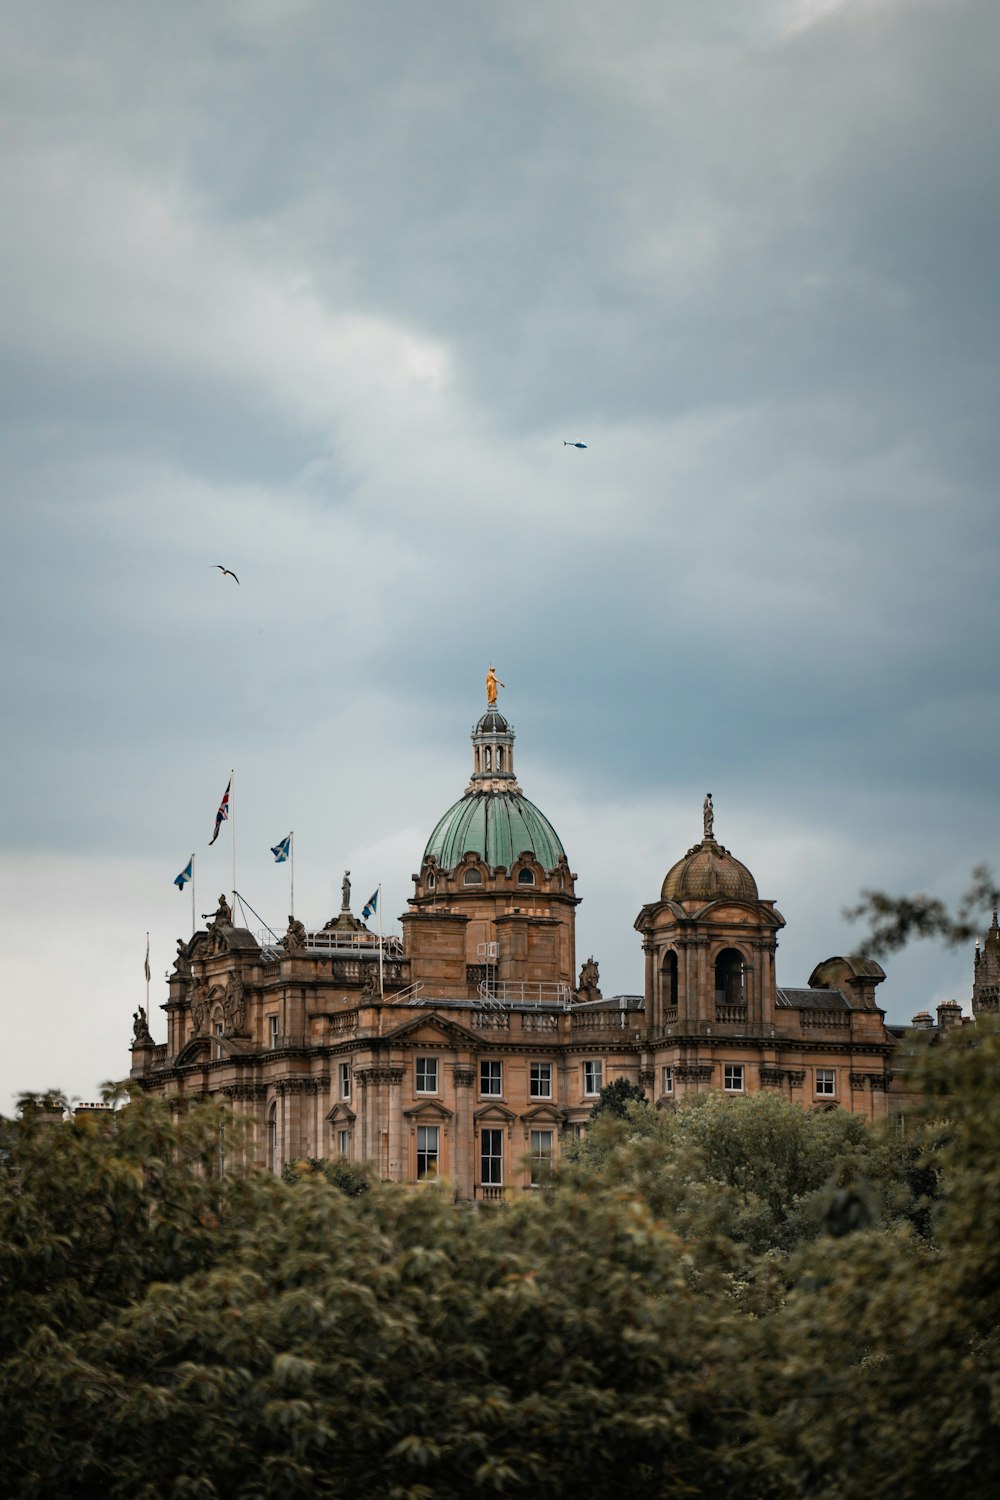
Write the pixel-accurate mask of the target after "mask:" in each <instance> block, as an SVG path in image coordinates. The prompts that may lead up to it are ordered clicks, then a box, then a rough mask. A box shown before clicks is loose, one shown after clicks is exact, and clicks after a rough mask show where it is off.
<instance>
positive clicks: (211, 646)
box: [0, 0, 1000, 1090]
mask: <svg viewBox="0 0 1000 1500" xmlns="http://www.w3.org/2000/svg"><path fill="white" fill-rule="evenodd" d="M0 15H2V18H3V27H4V35H5V49H4V53H3V58H2V61H0V75H2V79H3V85H4V87H3V90H2V98H3V100H4V104H3V115H4V126H5V129H4V131H3V134H2V139H3V145H2V147H0V186H2V189H3V193H4V201H5V205H6V212H5V220H6V225H5V235H4V245H3V248H2V251H0V257H2V259H0V268H2V276H0V325H2V327H3V329H4V334H3V340H2V344H0V391H2V393H3V401H2V403H0V434H2V439H3V441H2V445H0V480H2V493H3V496H4V500H3V508H4V522H3V524H4V543H5V545H4V549H3V553H4V555H3V562H2V564H0V566H2V570H3V574H2V576H3V590H2V594H0V622H2V626H3V630H4V638H5V642H6V647H5V651H4V656H3V662H2V676H0V684H2V690H3V692H4V701H5V704H6V706H7V710H8V714H7V725H8V727H7V732H6V734H5V738H4V744H3V748H2V752H0V753H2V766H3V772H4V779H5V785H6V786H7V788H8V792H9V797H8V807H7V811H6V814H5V818H4V823H3V842H2V854H0V865H2V874H3V878H4V890H5V902H6V910H7V915H6V917H5V918H4V928H3V932H2V934H0V937H2V942H0V983H2V995H3V999H4V1003H5V1004H10V1003H12V1001H13V997H14V996H15V994H16V995H21V994H24V993H26V992H27V993H30V994H32V995H33V996H34V997H35V1001H34V1003H35V1005H36V1007H37V1008H40V1010H41V1012H42V1014H43V1015H44V1016H45V1017H46V1026H47V1027H48V1026H49V1024H50V1021H51V1019H52V1018H55V1019H56V1021H57V1023H58V1026H59V1027H61V1028H62V1030H60V1031H59V1035H60V1036H62V1037H63V1038H64V1040H63V1043H62V1046H63V1048H64V1052H62V1053H60V1052H59V1051H58V1049H57V1052H56V1054H55V1055H54V1056H55V1062H54V1064H53V1065H54V1066H55V1065H58V1064H59V1062H60V1059H62V1065H63V1066H64V1068H65V1075H66V1076H44V1077H43V1076H37V1069H38V1068H39V1067H40V1066H41V1063H39V1062H38V1061H37V1056H38V1048H37V1042H36V1040H35V1038H36V1035H37V1033H36V1032H35V1031H33V1030H31V1029H30V1028H28V1026H27V1023H25V1027H26V1029H25V1031H24V1034H23V1036H21V1035H20V1034H19V1036H18V1038H16V1039H15V1045H14V1046H13V1048H12V1050H11V1054H10V1058H11V1060H10V1061H9V1063H8V1064H7V1065H6V1066H7V1072H6V1073H5V1074H4V1077H3V1079H2V1080H0V1086H2V1087H4V1088H6V1089H8V1090H13V1089H16V1088H17V1087H19V1086H25V1087H28V1086H45V1085H47V1084H50V1083H52V1084H66V1085H67V1086H74V1085H73V1080H74V1078H81V1077H82V1079H83V1080H84V1081H85V1080H86V1079H90V1080H91V1083H90V1084H88V1087H91V1086H92V1083H93V1082H96V1080H97V1078H98V1077H100V1076H107V1075H109V1074H112V1073H115V1072H117V1071H121V1070H122V1069H123V1068H124V1057H125V1051H124V1042H123V1041H122V1039H121V1038H120V1036H119V1032H120V1031H121V1030H122V1023H123V1019H124V1020H125V1021H126V1022H127V1017H128V1015H130V1014H131V1010H132V1009H133V1008H134V1004H135V1001H136V998H137V996H136V995H135V993H134V989H133V987H132V986H133V981H134V975H133V973H132V970H131V969H130V968H129V966H128V964H127V963H126V962H125V959H124V957H122V956H121V955H123V954H124V953H125V951H126V949H127V948H128V946H129V945H134V943H135V942H136V941H138V939H137V938H136V932H137V931H139V929H141V932H142V935H143V936H142V943H143V944H144V933H145V930H146V928H150V929H151V933H152V942H153V947H154V955H155V953H156V952H157V951H159V950H164V951H169V950H170V949H172V941H173V937H174V935H175V932H174V928H176V931H180V930H181V925H182V918H181V917H180V916H178V915H177V912H178V909H179V907H178V903H177V901H175V900H174V897H175V896H176V892H175V891H174V890H173V889H172V887H171V884H170V882H171V880H172V877H173V875H174V874H175V873H176V871H177V870H178V869H180V868H181V865H182V864H183V862H184V861H185V860H186V859H187V857H188V854H189V853H190V850H191V849H192V848H193V847H195V846H197V847H199V848H201V847H202V846H203V845H206V844H207V832H206V828H205V824H206V821H207V823H208V825H209V828H208V832H210V825H211V819H212V815H213V813H214V806H215V804H216V803H217V799H218V796H219V795H220V793H221V790H222V785H224V780H225V775H226V774H227V773H228V768H229V767H230V766H232V765H236V766H238V768H239V773H238V788H239V801H238V807H239V818H240V829H241V835H240V837H241V847H242V848H244V849H245V850H246V851H247V853H246V854H245V856H244V857H245V858H246V859H247V860H248V861H250V859H251V855H250V852H249V851H251V850H256V849H257V848H258V846H259V848H260V850H261V851H262V852H263V854H264V856H265V859H266V851H267V847H268V846H269V845H270V844H271V843H273V842H274V840H275V839H276V838H277V837H279V836H283V834H284V833H285V832H287V827H288V826H291V825H292V823H293V822H294V826H295V827H296V830H297V838H298V839H299V847H300V849H302V850H303V857H302V871H301V885H302V893H303V901H304V902H306V903H307V904H308V903H310V902H311V903H312V904H313V905H315V906H316V908H317V910H316V911H315V913H309V912H305V915H306V916H307V917H308V918H310V919H311V917H312V916H316V917H319V916H320V915H321V914H322V916H323V917H324V918H325V916H326V915H329V912H327V911H326V910H325V908H324V906H323V903H324V902H326V903H327V904H328V902H329V901H333V900H335V899H336V887H337V882H338V880H339V874H338V867H342V866H343V865H344V864H347V863H351V865H352V868H355V869H357V868H359V867H361V868H364V869H365V870H366V871H370V873H371V876H372V881H371V883H372V884H375V883H376V882H377V881H378V880H380V879H383V880H385V881H386V889H387V899H388V903H389V906H391V905H392V903H395V909H396V910H397V911H398V910H400V909H401V908H402V906H403V904H404V902H405V899H406V894H407V878H408V876H409V873H410V871H411V869H413V868H415V866H416V862H417V861H418V860H419V856H420V850H421V847H422V841H423V838H424V837H425V836H426V834H427V832H428V831H429V829H430V828H431V827H432V826H433V823H434V821H435V820H436V818H437V816H438V814H439V813H440V811H441V810H442V808H443V807H444V806H446V805H447V804H448V803H449V802H450V801H452V800H453V798H454V796H455V795H457V794H458V792H459V791H460V790H461V787H462V786H463V785H464V780H465V776H466V773H467V742H466V739H465V736H466V734H467V732H468V727H469V725H470V724H471V722H472V720H473V718H474V717H475V713H476V711H477V707H478V704H479V699H480V696H481V674H482V672H483V670H484V668H485V665H486V662H487V661H488V660H491V659H492V660H495V661H496V662H497V664H498V666H499V668H500V670H501V676H503V678H504V680H505V681H506V682H508V683H509V684H510V687H509V689H508V694H507V698H506V707H507V709H508V711H509V712H510V715H511V717H512V719H513V720H514V722H515V724H516V725H517V727H518V730H519V742H518V761H519V769H520V772H521V777H522V781H523V783H524V784H525V786H526V789H527V790H528V792H529V795H532V796H533V797H534V799H535V800H536V801H540V802H541V803H542V804H543V805H544V806H545V809H546V811H547V812H548V813H549V814H550V816H551V817H552V819H553V821H554V822H555V824H556V826H557V827H558V828H559V830H560V833H561V834H562V835H563V838H564V842H565V843H566V844H567V847H568V848H569V849H570V856H571V859H572V861H573V864H574V867H575V868H577V869H578V870H579V872H580V876H581V891H582V893H583V894H584V896H585V901H584V905H583V907H582V908H581V918H580V920H581V942H582V943H583V945H584V946H585V947H586V949H587V950H588V951H589V949H590V948H593V949H594V950H595V952H597V953H598V956H599V957H600V958H601V961H602V974H603V975H606V976H607V985H608V987H610V988H619V989H623V990H625V989H631V988H635V987H636V986H637V985H638V984H639V982H640V979H639V976H640V973H641V965H640V962H639V959H640V955H639V951H638V948H637V945H636V942H635V934H634V933H633V932H632V930H631V921H632V917H633V916H634V914H635V911H637V910H638V907H639V906H640V905H641V903H642V902H643V901H645V900H647V899H649V897H650V894H651V892H653V891H655V889H656V888H658V885H659V881H660V879H661V878H662V873H663V870H664V868H665V867H666V865H667V864H669V863H672V862H673V860H674V859H675V858H676V857H677V856H678V855H679V854H680V853H682V852H683V850H684V849H685V848H686V847H687V845H688V844H689V843H690V842H691V840H692V839H693V838H694V837H695V836H696V835H697V821H698V819H697V810H698V808H699V807H700V801H701V797H702V796H703V794H704V791H705V789H706V787H708V786H712V788H713V790H715V792H716V798H717V804H718V806H719V809H720V814H719V818H720V830H721V831H722V836H723V837H724V838H725V840H726V842H727V843H729V844H731V845H732V846H734V847H735V848H736V852H737V853H738V854H739V855H740V857H741V858H743V859H745V860H746V861H747V862H748V863H749V864H750V865H751V867H752V868H754V871H755V874H757V876H758V880H759V883H760V884H761V887H762V890H763V889H766V893H767V894H768V895H773V896H774V897H775V898H776V899H777V900H778V902H779V905H780V906H781V907H782V909H783V910H784V911H785V915H786V916H787V917H788V922H789V926H788V929H787V932H786V934H785V935H784V937H783V945H782V960H783V962H784V963H787V964H788V965H789V969H790V972H788V971H786V977H788V979H789V981H790V982H803V981H804V980H805V978H806V977H807V975H808V972H809V970H810V968H811V967H812V964H813V963H814V962H815V961H817V960H818V959H820V958H822V957H825V956H826V953H827V952H830V951H833V950H834V949H835V948H836V947H838V946H839V947H844V946H846V945H848V944H849V943H850V942H851V940H852V933H851V931H850V929H847V928H845V926H844V924H843V922H842V921H841V919H840V916H839V911H840V907H841V906H842V905H843V904H844V903H845V902H849V901H850V900H851V899H852V898H853V896H854V894H855V892H856V891H857V889H858V888H859V886H861V885H878V886H888V887H900V888H903V887H910V888H912V887H917V886H927V887H933V888H935V889H936V890H940V891H941V892H942V893H944V894H947V893H948V892H949V891H954V890H955V889H957V888H959V887H960V886H961V884H962V880H963V876H964V874H965V872H966V870H967V869H968V867H969V866H970V865H971V864H972V863H973V862H974V861H975V860H977V859H980V858H988V857H990V855H991V853H992V849H991V841H990V837H989V830H990V828H991V825H992V821H993V818H994V817H995V815H996V811H997V794H996V789H995V785H994V782H995V773H994V766H993V761H994V752H993V746H994V745H995V743H996V736H997V730H998V723H997V719H998V708H997V695H996V686H995V681H994V678H995V667H994V660H993V659H994V655H995V652H994V644H993V643H994V639H995V636H996V630H997V604H996V590H995V577H996V566H997V542H996V525H995V510H996V507H995V500H994V494H993V489H994V475H995V473H996V470H997V466H998V457H1000V455H998V453H997V436H996V422H995V411H996V408H997V398H998V394H1000V393H998V389H997V358H996V349H997V315H998V314H997V306H998V304H997V298H996V295H995V286H994V282H995V266H996V264H997V263H998V259H1000V244H998V239H1000V235H998V223H997V217H998V213H1000V207H998V205H1000V192H998V186H1000V184H998V180H997V178H998V173H1000V166H998V163H1000V152H998V150H997V144H998V143H997V112H996V104H995V101H996V98H997V97H998V83H1000V78H998V72H1000V61H998V59H1000V45H998V44H1000V12H998V11H997V9H996V7H995V5H993V4H989V3H986V0H839V3H838V0H756V3H747V4H744V5H740V6H733V5H732V4H729V3H725V4H724V3H722V0H711V3H704V4H701V5H699V6H697V7H693V6H691V5H689V4H686V3H683V4H682V3H679V0H678V3H672V4H664V3H662V0H660V3H653V0H648V3H647V0H629V3H626V4H621V3H616V4H611V3H603V0H601V3H596V0H595V3H594V4H590V5H587V6H584V7H580V6H579V5H570V4H568V3H564V0H553V3H552V4H548V5H545V6H538V5H533V4H529V3H511V4H504V5H502V6H489V7H486V6H469V5H467V4H458V3H454V4H441V5H435V6H433V7H428V6H413V5H410V4H406V3H394V4H385V5H379V6H373V5H370V4H361V3H338V4H325V3H324V4H320V3H313V0H240V3H235V0H233V3H230V4H219V5H214V6H211V7H205V6H201V5H195V4H191V3H178V4H176V5H173V6H171V7H169V8H165V7H151V6H150V7H145V6H132V5H128V6H126V5H122V4H112V3H100V0H99V3H95V4H92V5H89V6H87V7H80V6H78V5H75V4H71V3H69V0H65V3H57V0H50V3H40V4H38V5H34V6H32V7H30V8H29V7H23V6H19V5H12V4H2V5H0ZM578 438H579V439H582V440H584V441H586V442H587V443H588V444H589V447H588V448H587V450H586V451H577V450H571V449H563V447H562V443H563V440H564V439H578ZM220 561H221V562H225V563H226V565H227V566H229V567H232V568H233V569H234V570H235V571H236V573H238V574H239V577H240V579H241V584H240V589H239V590H238V591H237V590H236V589H235V587H233V586H231V585H228V587H229V589H230V592H229V593H228V594H227V593H225V592H223V591H222V589H221V588H220V587H219V584H220V583H221V582H227V584H228V581H225V580H221V575H219V574H217V573H215V572H213V565H214V564H215V563H217V562H220ZM310 851H311V852H310ZM203 852H204V857H205V859H206V871H207V869H209V868H210V869H211V870H212V873H211V874H208V873H206V875H205V878H206V880H211V881H213V882H214V881H215V880H216V879H218V880H219V881H220V882H221V883H225V879H226V877H225V872H224V870H223V869H222V867H221V865H218V866H208V865H207V859H208V852H207V849H206V850H204V851H203ZM220 858H221V856H220ZM253 858H254V859H256V858H257V855H256V854H254V855H253ZM310 861H311V863H310ZM175 866H176V869H175ZM98 872H99V873H98ZM310 872H311V873H310ZM275 878H276V877H274V874H273V871H270V870H268V869H267V866H266V863H264V864H261V865H259V866H253V865H252V864H250V865H248V873H247V875H246V877H245V880H246V884H247V889H251V888H252V889H253V890H254V891H255V892H257V893H258V895H259V897H260V902H261V905H262V909H263V906H267V907H268V911H272V912H273V911H275V910H280V909H281V906H282V902H283V900H284V896H283V894H282V893H281V887H280V884H279V885H275V884H274V880H275ZM269 882H270V883H269ZM206 899H207V897H206ZM269 902H270V903H272V904H271V905H268V903H269ZM255 904H257V903H255ZM180 905H181V906H182V905H183V901H181V902H180ZM42 909H44V910H45V911H46V912H47V913H48V914H49V916H50V917H53V918H54V917H56V916H58V918H59V920H60V921H61V923H62V924H63V930H64V931H65V933H66V934H67V935H66V938H65V952H64V953H63V956H62V957H60V956H59V952H57V951H53V952H52V953H50V955H49V958H48V960H46V959H45V958H43V956H42V951H41V949H40V947H39V942H40V939H39V938H38V937H37V935H36V927H35V926H34V925H33V923H34V922H35V921H36V919H37V913H38V912H39V911H40V910H42ZM387 909H388V907H387ZM158 945H159V950H158ZM60 951H61V950H60ZM112 951H113V953H114V955H115V956H114V957H113V958H112V957H111V956H110V955H111V954H112ZM966 960H967V956H966V955H960V956H959V957H958V958H957V959H956V958H955V957H954V956H953V955H952V956H942V955H940V954H932V953H928V952H923V951H920V952H919V954H918V955H916V956H914V955H908V956H907V957H906V958H905V959H904V960H901V961H900V962H899V964H898V966H897V967H895V968H894V969H893V972H892V974H891V976H890V981H889V983H888V984H887V986H886V991H887V992H888V1003H889V1005H890V1009H891V1010H893V1011H894V1013H895V1014H896V1015H897V1016H900V1017H903V1018H905V1017H906V1016H908V1015H909V1014H910V1013H912V1011H914V1010H916V1009H919V1008H923V1007H924V1006H926V1005H927V1004H928V1003H929V1002H930V1001H931V1000H932V999H933V998H940V996H941V994H942V993H952V992H954V993H957V994H958V997H959V998H960V999H963V1000H964V999H965V998H966V997H967V987H968V986H967V974H966V967H967V963H966ZM155 961H156V960H155V957H154V963H155ZM102 965H103V967H104V970H105V971H106V977H105V978H104V979H103V980H101V981H100V982H98V980H97V979H96V978H95V976H96V975H98V974H100V973H101V972H102ZM109 966H110V967H109ZM135 971H136V972H138V969H137V966H136V968H135ZM963 986H964V988H963ZM98 991H99V996H98ZM154 1004H155V997H154ZM84 1015H85V1016H87V1017H88V1018H89V1019H88V1021H87V1023H86V1029H87V1030H88V1034H92V1044H91V1051H90V1052H86V1051H81V1043H80V1035H81V1032H80V1027H81V1024H82V1023H81V1020H80V1018H81V1016H84ZM32 1024H34V1023H32ZM124 1029H125V1030H127V1024H126V1025H125V1027H124ZM81 1069H82V1070H83V1073H82V1075H81V1072H80V1070H81ZM74 1070H75V1071H74ZM78 1086H79V1087H81V1088H82V1087H83V1086H84V1083H83V1081H81V1082H80V1083H79V1085H78Z"/></svg>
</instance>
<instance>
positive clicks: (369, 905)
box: [361, 886, 378, 918]
mask: <svg viewBox="0 0 1000 1500" xmlns="http://www.w3.org/2000/svg"><path fill="white" fill-rule="evenodd" d="M377 909H378V887H377V886H376V888H375V890H373V891H372V893H371V895H370V896H369V897H368V900H367V901H366V902H365V904H364V906H363V907H362V909H361V915H362V916H363V917H365V918H368V917H370V916H371V915H372V914H373V913H374V912H375V911H376V910H377Z"/></svg>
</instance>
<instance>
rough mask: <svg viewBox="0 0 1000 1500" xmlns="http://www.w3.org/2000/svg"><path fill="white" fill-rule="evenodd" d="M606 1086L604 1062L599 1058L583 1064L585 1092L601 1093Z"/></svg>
mask: <svg viewBox="0 0 1000 1500" xmlns="http://www.w3.org/2000/svg"><path fill="white" fill-rule="evenodd" d="M603 1087H604V1064H603V1063H602V1062H601V1060H600V1059H599V1058H597V1059H595V1060H594V1061H592V1062H585V1063H584V1065H583V1092H584V1093H585V1094H599V1093H600V1092H601V1089H602V1088H603Z"/></svg>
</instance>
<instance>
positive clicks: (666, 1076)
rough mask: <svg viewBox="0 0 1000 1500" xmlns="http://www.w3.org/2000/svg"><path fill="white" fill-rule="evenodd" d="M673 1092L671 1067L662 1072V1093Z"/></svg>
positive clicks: (672, 1071)
mask: <svg viewBox="0 0 1000 1500" xmlns="http://www.w3.org/2000/svg"><path fill="white" fill-rule="evenodd" d="M673 1091H674V1070H673V1068H671V1067H666V1068H664V1070H663V1092H664V1093H665V1094H672V1093H673Z"/></svg>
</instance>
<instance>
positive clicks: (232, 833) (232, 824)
mask: <svg viewBox="0 0 1000 1500" xmlns="http://www.w3.org/2000/svg"><path fill="white" fill-rule="evenodd" d="M235 780H236V772H235V770H233V771H230V773H229V857H230V860H231V861H232V872H233V913H234V914H235V912H236V798H235V796H234V795H233V782H234V781H235Z"/></svg>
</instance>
